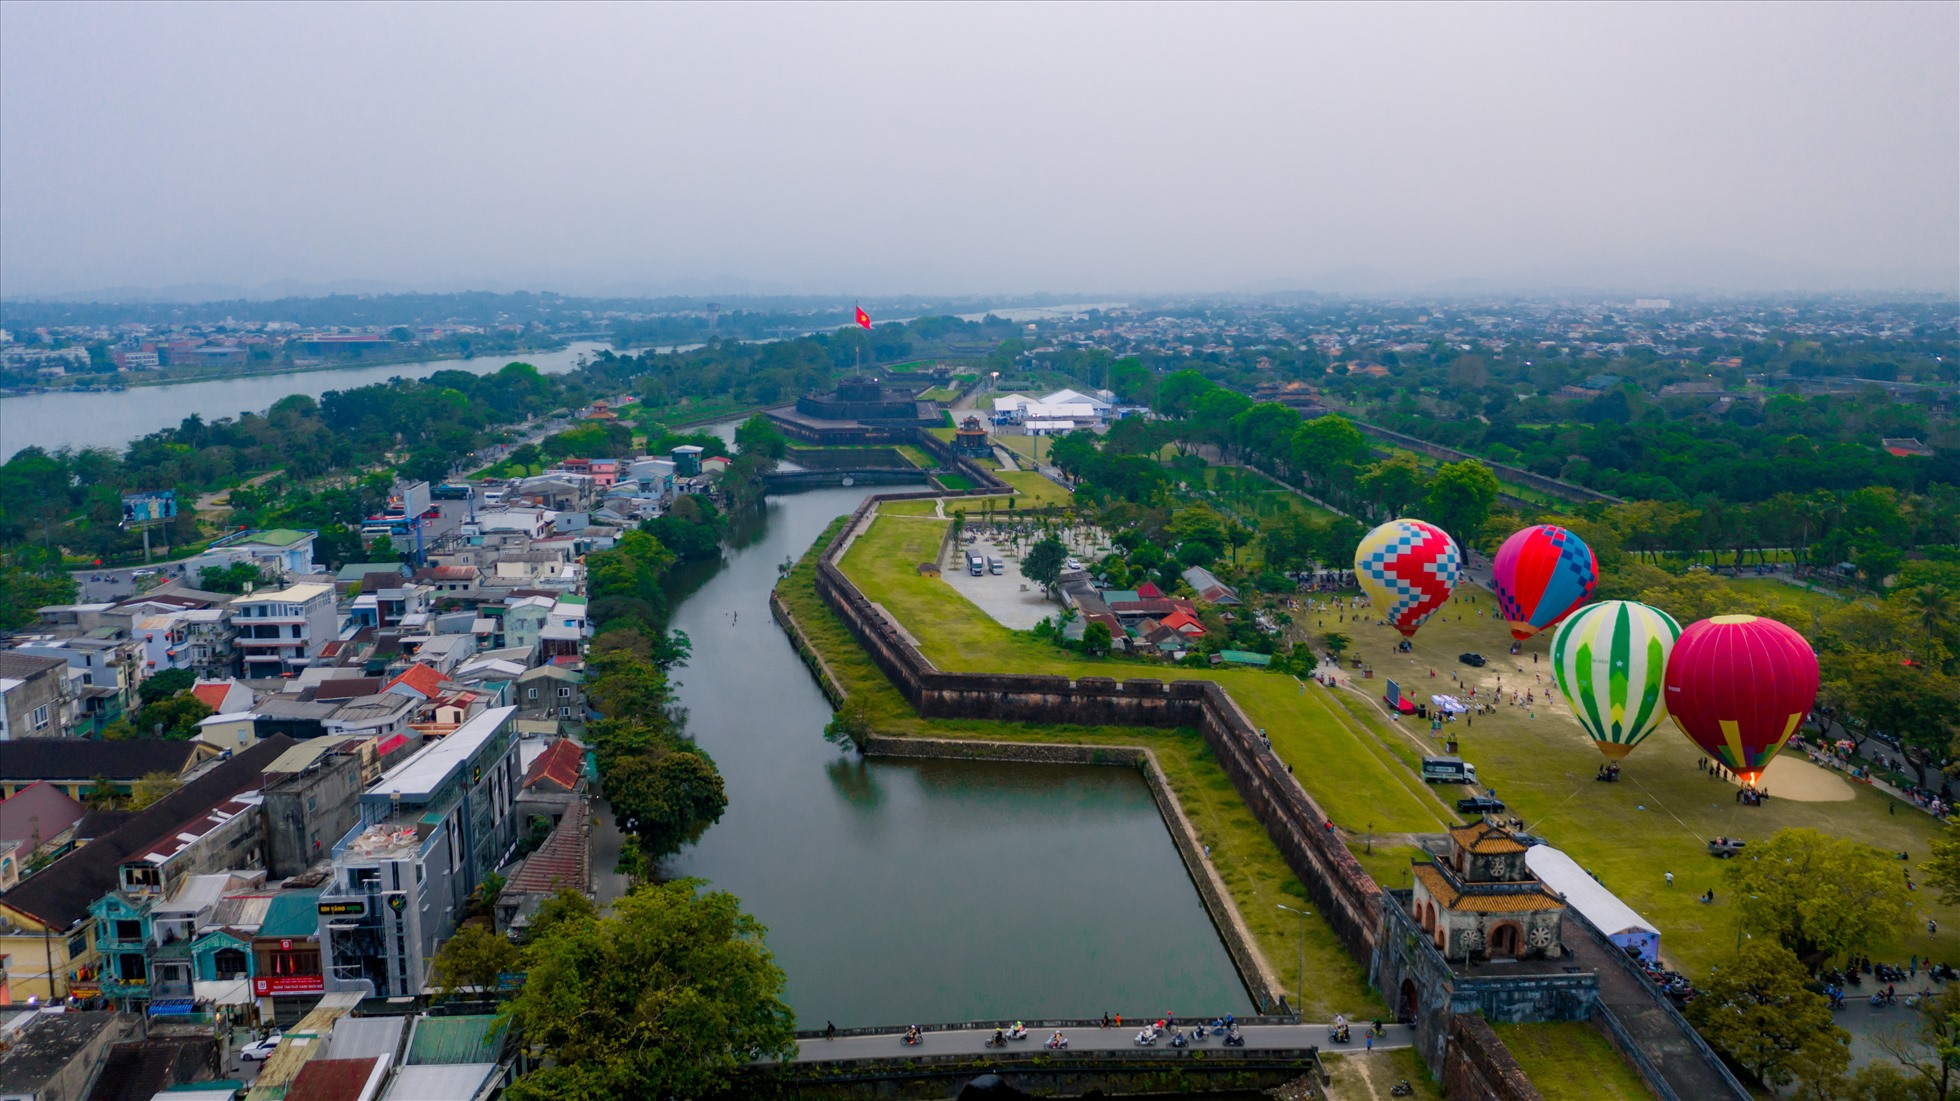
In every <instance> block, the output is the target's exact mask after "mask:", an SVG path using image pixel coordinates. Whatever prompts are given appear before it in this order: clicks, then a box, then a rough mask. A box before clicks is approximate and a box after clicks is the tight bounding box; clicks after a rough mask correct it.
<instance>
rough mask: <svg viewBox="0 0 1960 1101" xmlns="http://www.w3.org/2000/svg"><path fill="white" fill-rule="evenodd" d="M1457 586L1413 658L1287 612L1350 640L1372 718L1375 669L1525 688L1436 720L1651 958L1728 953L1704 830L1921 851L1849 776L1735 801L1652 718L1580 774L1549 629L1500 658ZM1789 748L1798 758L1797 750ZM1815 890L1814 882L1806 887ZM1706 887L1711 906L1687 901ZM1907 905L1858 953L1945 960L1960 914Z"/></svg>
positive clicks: (1910, 814) (1917, 826) (1924, 837)
mask: <svg viewBox="0 0 1960 1101" xmlns="http://www.w3.org/2000/svg"><path fill="white" fill-rule="evenodd" d="M1731 584H1734V585H1735V604H1734V609H1733V610H1736V611H1744V610H1749V609H1750V608H1751V607H1754V606H1759V605H1760V603H1761V601H1762V599H1763V597H1764V596H1765V595H1767V596H1769V597H1771V598H1773V599H1776V600H1788V601H1795V602H1798V603H1804V602H1811V601H1829V600H1831V599H1833V598H1831V597H1828V596H1825V595H1823V594H1819V593H1810V592H1807V591H1806V590H1803V589H1799V588H1797V587H1795V586H1791V585H1786V584H1784V583H1783V582H1780V581H1774V580H1770V579H1755V578H1750V579H1745V580H1743V581H1741V582H1740V583H1739V584H1738V583H1735V582H1731ZM1769 586H1773V587H1774V588H1767V587H1769ZM1457 593H1458V599H1457V600H1455V601H1453V602H1452V603H1451V604H1450V605H1449V606H1447V607H1446V608H1444V609H1443V611H1441V612H1439V613H1438V614H1437V615H1436V616H1435V617H1434V618H1432V619H1431V620H1430V621H1429V622H1428V623H1426V624H1424V625H1423V627H1422V629H1421V631H1419V632H1418V633H1417V634H1416V637H1415V650H1414V653H1412V654H1408V655H1401V654H1396V653H1394V652H1393V650H1394V645H1395V643H1396V642H1397V641H1398V640H1399V639H1400V638H1401V636H1400V635H1398V634H1396V632H1395V631H1394V630H1393V629H1391V628H1389V627H1385V626H1380V625H1378V624H1377V623H1376V622H1375V621H1374V620H1372V619H1368V620H1364V621H1362V622H1359V623H1357V622H1356V621H1355V619H1354V617H1352V616H1350V617H1348V619H1347V620H1346V621H1345V622H1338V621H1337V620H1336V619H1335V617H1334V616H1332V615H1328V616H1325V617H1324V623H1325V625H1324V626H1322V625H1321V622H1322V619H1323V617H1320V616H1314V617H1311V618H1309V617H1302V618H1303V619H1304V620H1305V625H1306V626H1307V627H1308V628H1309V629H1310V630H1312V631H1314V632H1316V633H1319V632H1321V631H1323V630H1339V631H1342V632H1345V633H1346V634H1348V635H1349V636H1351V637H1352V638H1353V639H1354V646H1353V648H1352V649H1351V650H1350V653H1351V654H1354V655H1358V656H1360V657H1363V658H1365V659H1367V660H1369V661H1371V662H1372V663H1373V665H1374V668H1375V670H1376V678H1377V680H1375V681H1357V682H1356V683H1357V684H1359V685H1361V686H1362V687H1364V688H1366V689H1367V690H1368V692H1367V696H1365V697H1363V696H1360V695H1358V694H1351V696H1352V698H1353V701H1354V705H1355V706H1356V707H1357V709H1361V710H1369V711H1373V712H1374V713H1375V714H1376V715H1377V716H1378V717H1381V716H1384V714H1385V713H1384V710H1383V709H1382V708H1380V707H1379V706H1377V705H1375V704H1374V703H1373V702H1372V699H1373V697H1374V696H1375V695H1377V694H1378V690H1377V689H1376V687H1375V686H1376V685H1377V684H1378V683H1379V678H1381V677H1384V676H1387V677H1395V678H1396V679H1398V680H1400V681H1401V682H1402V684H1403V686H1404V692H1405V693H1406V694H1407V695H1408V696H1409V697H1410V698H1411V699H1416V700H1422V701H1427V700H1428V698H1429V696H1430V695H1431V694H1432V693H1437V692H1448V693H1454V694H1457V695H1462V694H1463V693H1464V691H1465V689H1464V687H1463V685H1462V684H1459V683H1458V682H1456V681H1453V680H1452V679H1451V677H1452V674H1455V675H1457V676H1460V677H1462V678H1463V683H1466V684H1480V685H1482V684H1489V685H1491V686H1493V687H1494V686H1495V682H1496V681H1497V679H1498V678H1499V677H1502V678H1503V682H1504V686H1505V689H1506V691H1507V694H1508V691H1509V690H1510V689H1512V688H1520V689H1523V688H1529V689H1531V690H1532V691H1533V692H1534V693H1535V694H1536V695H1537V703H1536V705H1535V706H1533V707H1531V708H1525V707H1518V708H1512V707H1509V706H1506V707H1501V708H1499V709H1498V711H1497V712H1496V713H1495V714H1491V715H1480V716H1476V717H1475V718H1474V720H1472V725H1469V726H1466V725H1465V724H1464V722H1463V721H1461V720H1459V721H1458V722H1456V723H1454V724H1451V725H1450V726H1448V727H1446V728H1445V729H1446V731H1447V732H1448V733H1451V734H1454V735H1455V736H1456V737H1457V738H1458V740H1459V743H1460V749H1461V752H1462V754H1463V756H1464V757H1465V758H1466V759H1467V760H1469V761H1471V762H1473V763H1474V764H1476V766H1477V773H1478V775H1479V776H1480V777H1481V778H1482V779H1483V780H1484V781H1485V782H1486V783H1488V784H1490V785H1492V786H1493V787H1494V788H1496V790H1497V793H1498V795H1499V796H1500V797H1502V798H1503V800H1504V801H1505V803H1506V804H1508V806H1509V808H1510V813H1512V814H1515V815H1518V816H1519V817H1521V818H1523V819H1524V820H1525V826H1526V828H1527V829H1529V830H1530V831H1531V832H1532V833H1534V834H1537V835H1538V836H1540V837H1543V838H1545V839H1546V840H1548V841H1549V842H1550V843H1551V844H1553V845H1556V846H1558V847H1559V848H1561V849H1564V850H1565V851H1566V852H1567V853H1570V854H1571V856H1572V858H1573V859H1574V860H1576V861H1578V862H1579V864H1580V866H1582V867H1585V868H1588V869H1591V870H1592V871H1593V872H1595V873H1597V874H1598V876H1599V877H1600V879H1601V881H1602V882H1604V883H1605V885H1606V886H1607V887H1608V888H1610V889H1611V890H1612V891H1614V892H1615V893H1616V894H1618V895H1619V896H1620V897H1621V898H1622V899H1623V900H1625V901H1626V903H1627V904H1628V905H1629V906H1632V907H1633V908H1634V909H1635V910H1636V911H1638V912H1639V913H1640V914H1641V915H1642V916H1643V917H1645V918H1646V919H1647V920H1648V921H1650V922H1652V923H1653V924H1654V925H1655V926H1657V927H1659V929H1660V930H1661V951H1662V953H1663V954H1664V955H1665V956H1666V957H1667V958H1668V959H1669V960H1670V961H1671V962H1672V963H1673V964H1674V965H1675V966H1676V967H1678V968H1680V969H1681V970H1682V971H1684V972H1687V973H1689V974H1692V975H1695V976H1697V977H1699V976H1704V975H1706V974H1707V973H1708V968H1709V967H1710V966H1711V965H1715V964H1719V963H1721V962H1723V961H1724V960H1726V959H1727V958H1728V957H1729V956H1730V955H1731V954H1732V953H1733V952H1734V951H1735V941H1736V925H1735V922H1734V918H1733V911H1732V909H1731V907H1730V901H1731V900H1730V898H1729V895H1730V891H1729V890H1728V887H1727V885H1726V884H1725V883H1724V882H1723V877H1722V871H1723V868H1724V867H1725V864H1724V862H1722V861H1719V860H1716V859H1715V858H1713V857H1711V856H1709V855H1708V851H1707V846H1706V842H1707V841H1708V839H1710V838H1713V837H1720V836H1728V837H1740V838H1742V839H1744V840H1747V841H1758V840H1761V839H1763V838H1766V837H1768V836H1769V835H1770V834H1771V833H1773V832H1775V831H1776V830H1778V829H1782V828H1784V827H1786V826H1804V827H1809V828H1812V829H1817V830H1822V831H1824V832H1826V833H1830V834H1833V835H1835V836H1839V837H1848V838H1851V839H1853V840H1857V841H1862V842H1865V843H1866V844H1869V845H1873V846H1876V847H1877V848H1879V849H1880V850H1883V851H1885V852H1894V853H1896V852H1906V853H1909V854H1910V863H1906V864H1904V865H1902V870H1909V871H1911V873H1912V875H1913V878H1914V879H1915V880H1923V878H1924V876H1923V874H1921V873H1920V872H1919V871H1918V869H1917V868H1916V867H1915V865H1916V864H1917V863H1918V862H1920V861H1922V860H1924V859H1925V857H1926V855H1927V852H1928V846H1929V845H1930V843H1931V842H1932V840H1933V838H1934V837H1936V836H1938V834H1939V832H1940V829H1941V827H1940V824H1939V822H1938V821H1936V820H1935V819H1933V818H1932V817H1931V816H1929V815H1926V814H1924V813H1921V812H1920V811H1918V810H1917V809H1913V808H1911V807H1909V806H1906V805H1901V806H1899V807H1898V809H1897V813H1896V814H1888V813H1887V806H1888V804H1890V803H1891V802H1892V800H1891V798H1890V797H1889V796H1886V795H1884V794H1883V793H1881V792H1879V791H1877V790H1876V789H1874V788H1872V787H1869V786H1867V785H1864V784H1858V783H1855V782H1851V781H1849V780H1846V781H1844V784H1845V787H1844V789H1843V790H1844V791H1845V792H1848V793H1849V794H1850V795H1851V796H1852V798H1851V799H1849V800H1845V801H1838V802H1800V801H1798V800H1796V799H1794V798H1787V797H1786V798H1776V797H1775V796H1776V792H1777V785H1776V781H1775V780H1774V779H1773V778H1771V779H1769V780H1766V781H1765V784H1766V786H1767V787H1768V789H1769V792H1770V794H1771V796H1772V798H1771V799H1770V800H1769V801H1768V802H1766V803H1765V804H1763V805H1762V806H1760V807H1745V806H1743V805H1741V804H1740V803H1737V802H1736V801H1735V788H1734V787H1732V786H1730V785H1728V784H1726V783H1723V782H1721V781H1718V780H1713V779H1710V778H1709V776H1708V775H1707V774H1706V773H1703V772H1700V771H1699V770H1697V769H1696V768H1695V762H1696V760H1698V759H1699V758H1700V757H1701V756H1702V754H1701V751H1700V750H1699V749H1697V748H1696V747H1695V746H1694V745H1693V744H1692V743H1690V742H1689V741H1688V739H1687V738H1685V737H1683V736H1682V735H1681V733H1680V732H1679V731H1678V730H1677V729H1676V728H1675V727H1674V725H1673V723H1671V722H1668V723H1663V724H1662V726H1661V728H1660V729H1658V730H1656V731H1654V733H1653V734H1651V735H1649V736H1648V738H1647V740H1646V741H1644V742H1642V743H1641V744H1640V745H1639V746H1638V747H1637V748H1636V749H1635V750H1634V751H1633V753H1632V754H1631V755H1630V756H1628V757H1627V759H1626V760H1625V761H1624V762H1622V773H1621V780H1620V782H1619V783H1617V784H1602V783H1598V782H1596V781H1594V779H1593V776H1594V774H1595V773H1596V772H1597V771H1598V768H1599V766H1600V764H1601V763H1602V762H1603V761H1604V758H1602V757H1601V756H1600V755H1599V753H1598V751H1597V750H1595V749H1594V748H1593V745H1592V742H1591V740H1590V739H1589V738H1587V736H1586V734H1585V732H1584V730H1583V729H1582V728H1581V727H1580V726H1579V724H1578V723H1577V722H1576V721H1575V720H1574V719H1573V718H1572V716H1571V712H1570V710H1569V709H1568V708H1567V707H1566V705H1565V703H1564V701H1563V700H1561V699H1558V698H1557V691H1556V689H1555V688H1554V687H1553V686H1552V684H1551V680H1552V678H1551V673H1550V668H1549V666H1548V665H1547V664H1546V657H1545V655H1546V654H1547V653H1548V651H1549V649H1550V646H1551V632H1549V631H1547V632H1543V633H1541V634H1539V635H1538V636H1536V637H1535V638H1532V639H1530V640H1529V641H1527V642H1525V643H1524V646H1523V651H1522V652H1521V653H1519V654H1518V655H1517V656H1515V657H1513V656H1510V655H1509V654H1508V652H1507V651H1508V650H1509V648H1510V642H1511V636H1510V633H1509V632H1508V631H1507V630H1506V629H1505V628H1504V626H1503V624H1502V623H1501V622H1497V621H1495V620H1493V619H1491V618H1488V616H1487V615H1486V616H1484V617H1480V616H1478V614H1477V613H1478V612H1479V611H1482V612H1485V613H1489V612H1490V611H1492V609H1493V606H1494V598H1493V597H1492V596H1491V595H1490V593H1489V592H1487V591H1485V590H1483V589H1478V588H1474V587H1471V586H1467V585H1466V586H1464V587H1463V588H1460V589H1458V590H1457ZM1465 651H1476V652H1478V653H1481V654H1483V655H1484V656H1485V657H1487V658H1489V659H1490V664H1489V665H1487V666H1485V667H1484V668H1482V669H1472V668H1470V667H1469V666H1466V665H1463V664H1461V663H1459V662H1458V661H1457V655H1458V654H1460V653H1463V652H1465ZM1533 655H1537V661H1536V663H1534V662H1533V660H1532V658H1533ZM1431 669H1434V670H1436V673H1437V677H1436V679H1434V680H1431V679H1430V678H1429V670H1431ZM1541 677H1542V682H1541V680H1540V678H1541ZM1481 692H1482V689H1481V688H1480V694H1481ZM1548 692H1549V693H1550V698H1548V696H1547V693H1548ZM1383 721H1385V718H1384V719H1383ZM1393 725H1395V726H1397V727H1398V728H1399V729H1400V730H1401V731H1403V740H1404V741H1405V742H1409V743H1412V744H1417V745H1428V746H1431V747H1439V743H1437V742H1435V741H1432V740H1431V739H1430V738H1429V733H1428V725H1427V724H1426V723H1417V722H1413V721H1408V720H1404V721H1400V722H1397V723H1395V724H1393ZM1433 751H1434V748H1432V752H1433ZM1790 756H1792V757H1795V758H1796V759H1798V760H1801V756H1800V755H1798V754H1794V753H1792V754H1790ZM1667 872H1673V873H1674V886H1672V887H1668V886H1667V885H1666V881H1665V873H1667ZM1826 886H1827V885H1824V884H1819V888H1820V889H1824V888H1825V887H1826ZM1711 888H1712V889H1713V890H1714V891H1715V903H1714V904H1713V905H1712V906H1711V905H1703V904H1701V903H1699V902H1697V901H1696V899H1697V898H1699V896H1700V895H1701V893H1702V892H1703V891H1706V890H1709V889H1711ZM1913 900H1914V902H1915V904H1916V905H1917V906H1918V907H1919V908H1920V910H1919V912H1918V913H1917V914H1915V916H1914V917H1913V919H1912V920H1911V921H1909V922H1907V924H1906V926H1905V927H1904V928H1902V929H1900V930H1899V931H1898V932H1897V933H1896V934H1895V935H1893V936H1890V937H1887V938H1884V939H1882V940H1881V941H1879V942H1878V943H1875V944H1872V945H1871V946H1869V948H1868V949H1867V952H1868V954H1869V955H1870V956H1871V957H1872V958H1873V959H1876V960H1888V961H1897V962H1903V961H1905V960H1906V958H1907V957H1908V956H1910V955H1913V954H1917V955H1918V956H1919V957H1920V958H1922V959H1925V958H1928V957H1931V958H1934V959H1943V960H1960V907H1950V906H1942V905H1939V904H1938V903H1937V902H1936V900H1935V899H1934V898H1933V895H1932V893H1931V892H1929V891H1923V890H1922V891H1917V892H1915V893H1914V895H1913ZM1927 917H1933V918H1935V919H1937V921H1938V923H1939V928H1940V930H1941V931H1940V932H1939V933H1938V934H1936V935H1929V934H1927V932H1926V927H1925V921H1926V918H1927Z"/></svg>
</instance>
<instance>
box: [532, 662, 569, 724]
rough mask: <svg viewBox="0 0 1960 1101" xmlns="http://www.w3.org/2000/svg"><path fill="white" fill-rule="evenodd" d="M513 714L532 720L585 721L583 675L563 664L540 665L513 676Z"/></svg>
mask: <svg viewBox="0 0 1960 1101" xmlns="http://www.w3.org/2000/svg"><path fill="white" fill-rule="evenodd" d="M517 717H518V718H520V719H526V720H534V721H555V722H562V723H582V722H584V721H585V674H584V673H583V672H582V671H580V670H577V669H572V668H570V667H567V666H563V665H540V666H538V667H537V668H535V669H527V670H525V672H524V674H523V675H522V676H520V677H518V678H517Z"/></svg>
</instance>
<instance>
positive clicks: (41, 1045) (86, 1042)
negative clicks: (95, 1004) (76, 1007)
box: [0, 1008, 142, 1101]
mask: <svg viewBox="0 0 1960 1101" xmlns="http://www.w3.org/2000/svg"><path fill="white" fill-rule="evenodd" d="M141 1025H142V1018H140V1017H132V1016H129V1015H127V1014H123V1013H110V1012H102V1011H97V1012H92V1013H64V1012H62V1011H61V1010H60V1009H59V1008H53V1009H37V1010H33V1011H31V1013H30V1015H29V1016H28V1017H27V1019H26V1020H23V1021H20V1022H19V1024H18V1027H17V1028H13V1029H11V1030H10V1032H11V1035H10V1037H9V1040H8V1043H7V1047H6V1051H5V1053H4V1054H0V1098H6V1099H7V1101H78V1099H79V1098H84V1097H87V1096H88V1095H89V1091H90V1089H91V1088H92V1087H93V1086H94V1084H95V1080H96V1077H97V1075H99V1074H100V1073H101V1070H102V1066H103V1064H104V1063H106V1062H107V1061H108V1057H109V1049H110V1048H111V1047H113V1046H114V1045H116V1044H119V1043H122V1042H123V1041H125V1040H128V1039H131V1038H132V1037H134V1036H135V1035H136V1034H137V1031H138V1029H139V1028H140V1027H141Z"/></svg>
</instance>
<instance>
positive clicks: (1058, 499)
mask: <svg viewBox="0 0 1960 1101" xmlns="http://www.w3.org/2000/svg"><path fill="white" fill-rule="evenodd" d="M1000 480H1001V481H1003V482H1006V483H1007V484H1008V485H1011V486H1013V487H1014V497H1015V505H1014V507H1016V508H1040V507H1042V506H1044V505H1068V504H1071V503H1073V502H1074V500H1075V495H1074V494H1073V493H1070V492H1069V491H1068V490H1066V489H1063V488H1062V487H1061V486H1058V485H1056V484H1055V483H1054V482H1051V481H1049V480H1048V479H1047V478H1044V477H1042V476H1041V475H1039V474H1037V473H1035V472H1034V471H1032V470H1004V471H1001V474H1000Z"/></svg>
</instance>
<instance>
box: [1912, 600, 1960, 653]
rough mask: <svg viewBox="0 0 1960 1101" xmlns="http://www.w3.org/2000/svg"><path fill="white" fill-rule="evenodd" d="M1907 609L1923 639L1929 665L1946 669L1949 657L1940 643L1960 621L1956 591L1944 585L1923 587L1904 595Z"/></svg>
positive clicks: (1959, 605)
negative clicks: (1958, 619) (1947, 657)
mask: <svg viewBox="0 0 1960 1101" xmlns="http://www.w3.org/2000/svg"><path fill="white" fill-rule="evenodd" d="M1904 600H1905V604H1906V607H1907V608H1908V609H1910V610H1911V612H1912V617H1913V619H1914V620H1916V621H1917V622H1918V624H1919V629H1920V631H1921V632H1922V633H1923V635H1924V642H1925V646H1926V650H1925V654H1926V662H1927V664H1928V665H1935V664H1938V665H1944V664H1945V660H1944V659H1945V658H1946V656H1947V655H1946V654H1944V653H1943V652H1942V650H1943V647H1941V644H1940V640H1942V639H1944V638H1945V636H1946V635H1947V633H1948V632H1949V631H1951V630H1952V629H1953V625H1954V623H1955V621H1956V619H1957V618H1960V597H1956V596H1955V595H1954V593H1953V590H1951V589H1949V588H1946V587H1945V586H1942V585H1920V586H1918V587H1917V588H1914V589H1910V590H1908V591H1907V592H1906V593H1905V594H1904Z"/></svg>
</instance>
